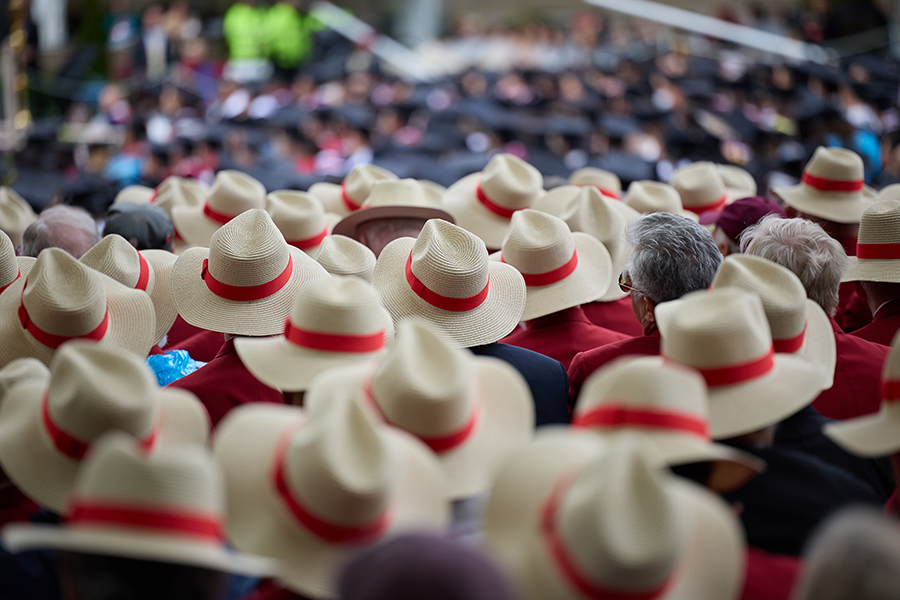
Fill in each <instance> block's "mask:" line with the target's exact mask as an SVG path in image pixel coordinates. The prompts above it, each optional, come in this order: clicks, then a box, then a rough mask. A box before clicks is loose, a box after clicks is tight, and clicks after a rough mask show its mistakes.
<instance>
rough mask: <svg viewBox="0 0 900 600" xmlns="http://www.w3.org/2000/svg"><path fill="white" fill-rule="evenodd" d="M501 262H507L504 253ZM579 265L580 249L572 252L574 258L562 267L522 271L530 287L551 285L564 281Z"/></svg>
mask: <svg viewBox="0 0 900 600" xmlns="http://www.w3.org/2000/svg"><path fill="white" fill-rule="evenodd" d="M500 262H503V263H505V262H506V261H505V260H503V255H502V254H501V255H500ZM577 266H578V251H577V250H576V251H575V252H573V253H572V258H570V259H569V260H568V262H566V264H564V265H563V266H561V267H558V268H556V269H553V270H552V271H546V272H544V273H522V272H521V271H519V272H520V273H522V278H523V279H524V280H525V285H527V286H529V287H540V286H542V285H550V284H553V283H556V282H558V281H562V280H563V279H565V278H566V277H568V276H569V275H571V274H572V272H573V271H574V270H575V267H577Z"/></svg>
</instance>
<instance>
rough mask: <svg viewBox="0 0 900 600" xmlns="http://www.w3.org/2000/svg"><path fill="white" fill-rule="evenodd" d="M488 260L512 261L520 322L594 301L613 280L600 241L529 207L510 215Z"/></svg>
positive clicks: (608, 258)
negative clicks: (521, 287) (520, 284)
mask: <svg viewBox="0 0 900 600" xmlns="http://www.w3.org/2000/svg"><path fill="white" fill-rule="evenodd" d="M491 259H492V260H499V261H501V262H504V263H506V264H508V265H512V266H513V267H515V268H516V270H518V271H519V273H521V274H522V277H523V278H524V279H525V287H526V291H527V294H526V299H525V310H524V311H523V313H522V317H521V319H522V320H523V321H530V320H531V319H536V318H538V317H543V316H545V315H549V314H551V313H555V312H558V311H561V310H565V309H567V308H572V307H573V306H580V305H582V304H587V303H588V302H593V301H595V300H598V299H599V298H601V297H602V296H603V295H604V294H606V291H607V289H609V286H610V284H611V283H612V281H613V279H615V275H613V268H612V259H610V257H609V252H608V251H607V249H606V247H605V246H604V245H603V244H601V243H600V241H599V240H597V239H596V238H594V237H592V236H590V235H588V234H586V233H572V232H571V231H569V226H568V225H566V223H565V221H563V220H562V219H559V218H557V217H554V216H553V215H548V214H547V213H543V212H540V211H536V210H531V209H526V210H520V211H518V212H516V214H514V215H513V217H512V219H511V220H510V226H509V231H508V232H507V233H506V238H505V239H504V240H503V245H502V247H501V251H500V252H498V253H496V254H493V255H491Z"/></svg>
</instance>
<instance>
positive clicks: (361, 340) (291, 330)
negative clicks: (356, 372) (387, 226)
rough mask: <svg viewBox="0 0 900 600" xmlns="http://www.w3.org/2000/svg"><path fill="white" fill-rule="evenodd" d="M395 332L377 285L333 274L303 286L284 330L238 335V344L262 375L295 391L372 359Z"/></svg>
mask: <svg viewBox="0 0 900 600" xmlns="http://www.w3.org/2000/svg"><path fill="white" fill-rule="evenodd" d="M393 334H394V323H393V321H392V320H391V316H390V315H389V314H388V312H387V311H386V310H384V309H383V308H382V307H381V303H380V302H379V300H378V292H376V291H375V288H373V287H372V286H371V285H369V284H367V283H366V282H364V281H360V280H359V279H355V278H353V277H329V278H327V279H320V280H318V281H313V282H310V284H309V285H307V286H305V287H303V288H302V289H301V290H300V292H299V293H298V294H297V297H296V299H295V300H294V306H293V308H292V309H291V314H290V316H289V317H288V319H287V321H286V322H285V325H284V333H282V334H281V335H277V336H274V337H266V338H258V339H252V338H239V339H237V340H235V343H234V345H235V348H236V349H237V353H238V356H240V357H241V362H242V363H244V365H245V366H246V367H247V368H248V369H249V370H250V372H251V373H253V375H254V376H255V377H256V378H257V379H259V380H260V381H262V382H263V383H265V384H266V385H268V386H270V387H273V388H277V389H279V390H282V391H290V392H295V391H303V390H305V389H306V388H307V387H308V386H309V383H310V382H311V381H312V380H313V378H314V377H315V376H316V375H318V374H319V373H321V372H322V371H325V370H327V369H331V368H333V367H338V366H341V365H347V364H356V363H368V362H371V361H372V360H373V359H374V358H376V357H378V356H380V355H381V354H382V353H383V352H384V349H385V347H386V343H387V342H388V340H392V339H393Z"/></svg>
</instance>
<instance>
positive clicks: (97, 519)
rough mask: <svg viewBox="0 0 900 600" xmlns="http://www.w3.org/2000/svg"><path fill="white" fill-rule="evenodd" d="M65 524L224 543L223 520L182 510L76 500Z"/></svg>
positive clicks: (71, 504) (214, 516)
mask: <svg viewBox="0 0 900 600" xmlns="http://www.w3.org/2000/svg"><path fill="white" fill-rule="evenodd" d="M65 521H66V523H67V524H68V525H70V526H75V527H83V526H85V525H121V526H123V527H128V528H137V529H147V530H150V531H161V532H166V533H174V534H178V535H183V536H186V537H196V538H202V539H208V540H210V541H213V542H216V543H224V541H225V536H224V527H223V524H222V521H221V519H219V518H218V517H217V516H216V515H212V514H205V513H200V512H196V513H194V512H187V511H185V510H183V509H179V510H165V509H152V508H145V507H138V506H130V505H126V504H119V503H111V502H108V503H98V502H93V501H90V500H85V499H76V500H74V501H72V502H71V503H70V504H69V511H68V516H67V517H66V519H65Z"/></svg>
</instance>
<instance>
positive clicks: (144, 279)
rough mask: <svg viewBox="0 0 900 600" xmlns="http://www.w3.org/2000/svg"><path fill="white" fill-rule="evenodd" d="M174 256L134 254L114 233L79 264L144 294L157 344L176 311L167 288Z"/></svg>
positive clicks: (152, 252) (151, 252)
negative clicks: (150, 304) (151, 312)
mask: <svg viewBox="0 0 900 600" xmlns="http://www.w3.org/2000/svg"><path fill="white" fill-rule="evenodd" d="M177 258H178V257H177V256H175V255H174V254H172V253H171V252H166V251H165V250H143V251H141V252H138V251H137V250H135V249H134V246H132V245H131V244H129V243H128V242H127V241H126V240H125V238H123V237H122V236H120V235H117V234H114V233H113V234H110V235H107V236H104V237H103V239H102V240H100V241H99V242H98V243H97V244H96V245H95V246H94V247H93V248H91V249H90V250H88V251H87V252H85V253H84V255H83V256H82V257H81V259H80V260H81V262H82V263H84V264H86V265H87V266H89V267H90V268H92V269H94V270H96V271H100V272H101V273H103V274H104V275H107V276H109V277H112V278H113V279H115V280H116V281H118V282H119V283H121V284H122V285H124V286H125V287H129V288H132V289H135V290H141V291H144V292H147V294H149V295H150V300H152V301H153V309H154V311H155V313H156V330H155V333H154V334H153V343H154V344H158V343H159V342H160V341H161V340H162V339H163V338H164V337H166V334H167V333H168V332H169V330H170V329H171V328H172V324H173V323H175V317H177V316H178V311H177V310H175V301H174V300H173V299H172V291H171V289H170V287H169V279H170V278H171V276H172V267H173V266H174V265H175V260H176V259H177Z"/></svg>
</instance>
